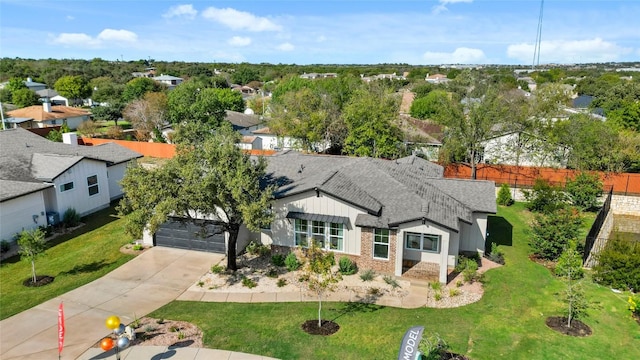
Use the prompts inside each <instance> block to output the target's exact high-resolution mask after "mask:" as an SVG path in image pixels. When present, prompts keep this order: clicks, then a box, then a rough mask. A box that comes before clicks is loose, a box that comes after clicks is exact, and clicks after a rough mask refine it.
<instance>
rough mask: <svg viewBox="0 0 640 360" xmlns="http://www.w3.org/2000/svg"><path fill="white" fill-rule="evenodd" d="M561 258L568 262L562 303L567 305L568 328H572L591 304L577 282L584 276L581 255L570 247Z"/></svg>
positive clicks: (565, 268)
mask: <svg viewBox="0 0 640 360" xmlns="http://www.w3.org/2000/svg"><path fill="white" fill-rule="evenodd" d="M572 245H573V244H572ZM561 258H563V259H566V260H567V261H566V263H565V265H566V266H565V267H564V275H563V279H564V281H565V284H566V289H565V291H564V294H562V301H563V302H564V303H565V304H566V308H565V315H566V318H567V327H569V328H570V327H571V322H572V321H573V320H577V319H580V318H582V317H584V316H585V315H586V312H587V309H588V308H589V303H588V302H587V299H586V297H585V294H584V289H583V288H582V283H581V282H580V281H579V280H577V279H579V277H580V276H579V275H578V274H582V261H580V255H579V254H578V252H577V251H576V250H575V247H573V248H572V247H568V248H567V249H566V250H565V251H564V252H563V253H562V256H561Z"/></svg>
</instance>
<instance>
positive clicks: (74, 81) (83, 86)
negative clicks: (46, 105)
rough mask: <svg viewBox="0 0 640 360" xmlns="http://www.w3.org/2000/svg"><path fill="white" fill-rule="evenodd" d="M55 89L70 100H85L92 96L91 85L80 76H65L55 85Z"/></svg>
mask: <svg viewBox="0 0 640 360" xmlns="http://www.w3.org/2000/svg"><path fill="white" fill-rule="evenodd" d="M53 88H54V89H55V90H56V91H57V92H58V94H60V95H62V96H64V97H66V98H67V99H69V100H75V99H84V98H87V97H89V96H90V95H91V88H90V87H89V83H88V82H87V80H86V79H85V78H84V77H82V76H79V75H76V76H63V77H61V78H60V79H58V80H57V81H56V83H55V84H53Z"/></svg>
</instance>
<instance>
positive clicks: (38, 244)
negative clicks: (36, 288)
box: [18, 228, 47, 283]
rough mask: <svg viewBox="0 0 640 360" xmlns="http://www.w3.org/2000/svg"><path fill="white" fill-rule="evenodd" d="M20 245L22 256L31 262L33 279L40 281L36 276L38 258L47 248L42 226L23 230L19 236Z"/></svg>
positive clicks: (33, 280)
mask: <svg viewBox="0 0 640 360" xmlns="http://www.w3.org/2000/svg"><path fill="white" fill-rule="evenodd" d="M18 246H20V250H19V252H20V258H22V259H23V260H26V261H29V262H31V281H32V282H33V283H35V282H37V281H38V279H37V278H36V258H37V257H39V256H40V255H41V254H42V253H43V252H44V250H45V249H46V248H47V247H46V242H45V240H44V232H42V230H40V228H37V229H34V230H22V232H21V233H20V236H19V237H18Z"/></svg>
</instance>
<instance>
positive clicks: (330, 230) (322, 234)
mask: <svg viewBox="0 0 640 360" xmlns="http://www.w3.org/2000/svg"><path fill="white" fill-rule="evenodd" d="M294 236H295V244H296V246H302V247H309V245H310V243H309V240H310V239H311V240H313V241H314V242H315V243H316V244H317V245H318V246H319V247H320V248H322V249H326V250H336V251H344V229H343V224H336V223H328V222H323V221H311V220H303V219H295V225H294Z"/></svg>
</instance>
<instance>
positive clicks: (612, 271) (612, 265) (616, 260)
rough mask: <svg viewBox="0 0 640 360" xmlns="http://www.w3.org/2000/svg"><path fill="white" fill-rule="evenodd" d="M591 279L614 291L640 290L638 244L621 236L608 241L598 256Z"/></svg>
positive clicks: (639, 244)
mask: <svg viewBox="0 0 640 360" xmlns="http://www.w3.org/2000/svg"><path fill="white" fill-rule="evenodd" d="M597 260H598V264H597V265H596V266H595V267H594V268H593V270H594V274H593V279H594V280H595V281H596V282H598V283H600V284H603V285H607V286H611V287H613V288H615V289H634V290H635V291H638V290H639V289H640V243H639V242H638V241H635V240H633V239H632V238H627V237H623V236H620V235H618V236H616V237H613V238H612V239H609V241H608V242H607V245H606V246H605V248H604V250H602V251H601V252H600V253H599V254H598V258H597Z"/></svg>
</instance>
